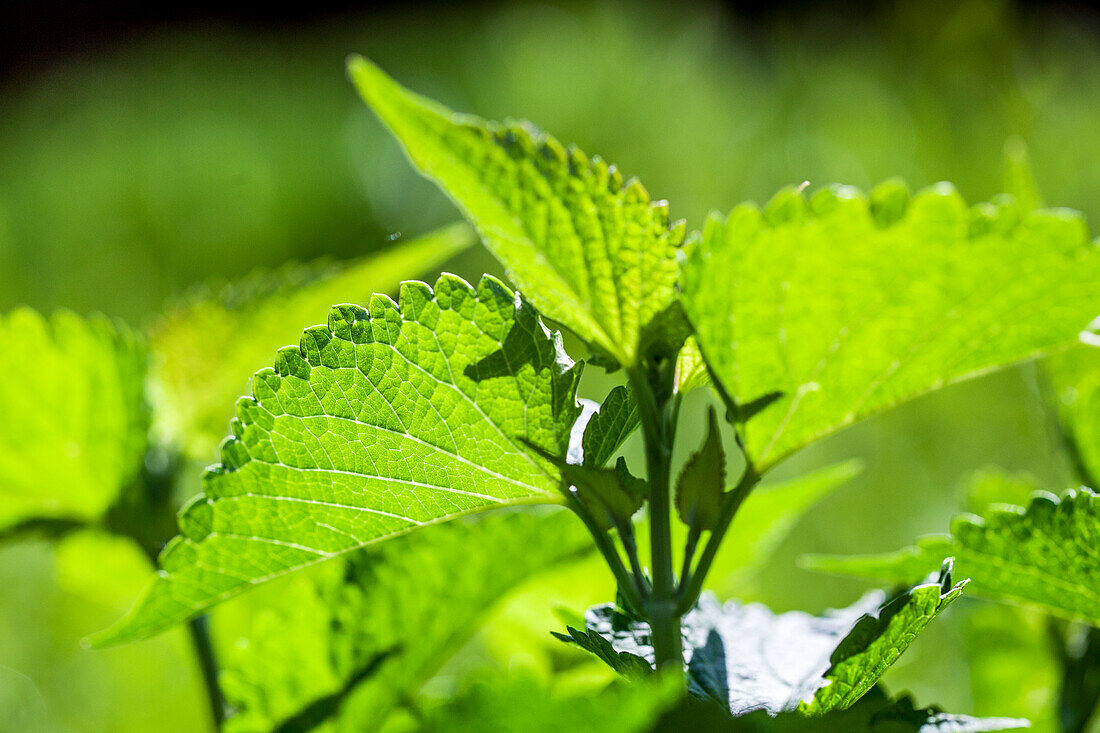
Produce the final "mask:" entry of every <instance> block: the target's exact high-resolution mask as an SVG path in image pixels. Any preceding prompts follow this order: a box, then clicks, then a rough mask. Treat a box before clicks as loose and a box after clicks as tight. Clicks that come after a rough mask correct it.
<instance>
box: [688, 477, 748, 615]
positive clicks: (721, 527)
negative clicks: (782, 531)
mask: <svg viewBox="0 0 1100 733" xmlns="http://www.w3.org/2000/svg"><path fill="white" fill-rule="evenodd" d="M759 482H760V474H759V473H757V471H756V469H755V467H753V465H752V464H751V463H750V464H748V465H747V466H745V473H744V474H743V475H742V476H741V480H740V481H738V482H737V486H735V487H734V488H733V490H732V491H730V492H729V493H728V494H727V495H726V498H725V500H724V501H723V503H722V514H721V516H720V517H719V519H718V524H717V525H715V527H714V530H713V531H712V532H711V535H710V539H708V540H707V545H706V547H705V548H703V555H702V556H701V557H700V558H699V564H698V565H696V566H695V572H693V573H692V574H691V577H690V578H687V577H685V578H682V579H681V581H680V592H679V594H678V596H679V604H678V605H677V607H676V611H677V613H680V614H684V613H687V612H688V611H689V610H690V609H691V607H692V606H694V605H695V602H696V601H698V600H699V594H700V593H702V591H703V582H704V581H705V580H706V579H707V573H708V572H710V566H711V563H713V562H714V557H715V555H717V554H718V548H719V547H720V546H721V544H722V539H723V538H724V537H725V536H726V530H728V529H729V526H730V523H731V522H732V521H733V518H734V516H735V515H736V514H737V510H738V509H740V508H741V504H742V502H744V501H745V498H746V497H747V496H748V495H749V493H750V492H751V491H752V490H753V488H754V487H755V486H756V484H758V483H759Z"/></svg>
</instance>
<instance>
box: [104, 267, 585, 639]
mask: <svg viewBox="0 0 1100 733" xmlns="http://www.w3.org/2000/svg"><path fill="white" fill-rule="evenodd" d="M579 377H580V368H579V366H577V365H574V364H573V362H572V361H570V360H569V358H568V357H567V356H566V355H565V354H564V352H563V351H562V349H561V343H560V335H557V336H555V335H554V334H551V333H550V331H548V330H547V329H546V327H545V326H544V325H543V324H542V322H541V321H540V320H539V317H538V314H537V313H536V312H535V311H534V309H533V308H532V307H531V306H530V305H529V304H527V303H526V302H525V301H524V300H523V299H522V298H520V297H519V296H517V295H513V293H512V292H511V291H509V290H508V289H507V288H506V287H505V286H504V285H502V284H501V283H500V282H499V281H497V280H495V279H493V278H491V277H485V278H483V279H482V281H481V283H480V284H479V285H478V286H477V288H476V289H475V288H473V287H471V286H470V285H469V284H467V283H466V282H464V281H463V280H461V279H459V278H457V277H454V276H452V275H444V276H443V277H441V278H440V279H439V282H438V283H437V284H436V286H435V289H434V290H433V289H432V288H430V287H428V286H427V285H425V284H423V283H417V282H408V283H405V284H403V285H402V287H401V299H400V305H399V304H397V303H394V302H393V301H392V300H390V299H389V298H386V297H384V296H374V297H373V298H371V300H370V304H369V309H367V310H364V309H362V308H359V307H357V306H337V307H335V308H333V309H332V311H331V313H330V315H329V322H328V324H327V325H326V326H316V327H314V328H310V329H308V330H306V332H305V333H304V335H303V337H302V341H301V346H300V347H299V348H295V347H287V348H284V349H281V350H280V351H279V354H278V357H277V359H276V361H275V368H274V369H264V370H261V371H260V372H257V374H256V376H255V377H254V378H253V381H252V393H253V397H251V398H241V399H240V400H239V401H238V403H237V419H236V420H234V422H233V424H232V431H233V435H232V436H231V437H229V438H227V439H226V441H225V442H224V443H223V444H222V463H221V465H219V466H215V467H214V468H212V469H210V470H209V471H208V472H207V473H206V475H205V476H204V479H203V489H204V491H203V493H202V494H201V495H199V496H197V497H195V498H194V499H193V500H192V501H191V502H190V503H189V504H188V505H187V506H186V507H185V508H184V509H183V510H182V511H181V513H180V529H181V532H182V535H181V536H179V537H177V538H175V539H174V540H173V541H172V542H171V543H170V544H169V545H168V547H167V548H165V550H164V552H163V553H162V555H161V568H162V569H161V571H160V573H159V574H158V576H157V578H156V579H155V580H154V582H153V584H152V586H151V587H150V589H149V591H148V592H147V593H146V594H145V595H144V596H143V597H142V598H141V599H140V600H139V602H138V605H137V607H136V608H135V610H134V611H133V612H132V613H131V615H129V616H128V617H127V618H126V619H124V620H123V621H121V622H120V623H119V625H117V626H116V627H115V628H113V629H111V630H109V631H107V632H105V633H104V634H103V635H101V637H100V640H99V641H100V642H101V643H109V642H121V641H126V640H130V639H135V638H139V637H142V636H147V635H149V634H152V633H156V632H157V631H160V630H162V629H164V628H166V627H168V626H170V625H172V624H174V623H178V622H180V621H182V620H184V619H186V618H188V617H190V616H192V615H194V614H196V613H199V612H201V611H202V610H204V609H205V608H207V607H209V606H210V605H213V604H214V603H217V602H218V601H220V600H224V599H225V598H228V597H230V596H232V595H234V594H236V593H238V592H240V591H242V590H244V589H246V588H248V587H250V586H253V585H256V584H257V583H261V582H264V581H266V580H269V579H272V578H275V577H278V576H280V575H283V574H285V573H288V572H291V571H293V570H297V569H299V568H304V567H307V566H310V565H313V564H315V563H318V562H321V561H323V560H326V559H329V558H331V557H335V556H337V555H339V554H341V553H344V552H347V551H349V550H354V549H357V548H359V547H363V546H364V545H367V544H370V543H372V542H376V541H378V540H381V539H384V538H386V537H391V536H394V535H397V534H401V533H404V532H408V531H410V530H413V529H416V528H418V527H423V526H426V525H430V524H435V523H437V522H441V521H444V520H446V519H449V518H452V517H457V516H461V515H464V514H469V513H472V512H477V511H481V510H484V509H488V508H491V507H494V506H502V505H509V504H522V503H532V502H542V503H546V502H556V501H558V500H559V497H560V495H559V493H558V487H559V483H560V476H559V474H558V472H557V469H556V468H554V466H553V465H552V464H550V463H549V462H547V461H544V460H542V459H541V458H538V457H537V456H536V455H535V453H534V452H533V450H532V449H530V448H529V447H528V446H529V445H531V446H536V447H537V448H539V449H541V450H543V451H546V452H548V453H552V454H556V455H564V454H565V452H566V448H567V446H568V441H569V433H570V428H571V427H572V425H573V422H574V420H575V419H576V417H577V414H578V412H579V408H578V405H577V400H576V396H575V390H576V386H577V381H578V379H579Z"/></svg>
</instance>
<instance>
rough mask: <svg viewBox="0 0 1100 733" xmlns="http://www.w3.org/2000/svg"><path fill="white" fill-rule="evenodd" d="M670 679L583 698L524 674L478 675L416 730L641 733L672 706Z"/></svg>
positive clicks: (674, 690)
mask: <svg viewBox="0 0 1100 733" xmlns="http://www.w3.org/2000/svg"><path fill="white" fill-rule="evenodd" d="M679 697H680V690H679V686H678V685H677V682H676V680H675V679H673V678H671V677H665V678H658V677H656V676H651V677H650V678H649V679H647V680H644V681H639V682H634V683H630V684H627V683H621V684H614V685H611V686H610V687H608V688H606V689H603V690H599V691H598V692H590V693H587V694H565V695H563V694H560V692H559V693H557V694H555V692H554V691H553V690H551V689H548V688H547V687H546V686H545V685H544V684H542V683H539V682H538V681H537V680H535V679H534V678H533V677H532V676H531V675H530V674H523V673H522V672H520V673H512V674H511V675H505V674H504V673H496V674H488V673H486V674H483V676H482V677H481V678H480V679H478V680H477V681H476V682H475V683H474V684H473V685H471V686H470V687H469V689H467V690H465V691H464V692H463V694H461V695H460V696H459V697H458V698H457V699H455V700H452V701H450V702H448V703H447V704H444V705H441V706H439V707H438V708H437V709H435V710H433V711H431V712H430V713H429V714H428V716H427V721H425V723H424V725H423V726H422V727H421V728H420V730H423V731H427V732H431V731H437V732H442V731H445V732H446V733H466V732H469V733H483V731H500V732H501V733H559V731H569V732H570V733H643V732H644V731H652V730H654V728H653V722H654V720H655V719H656V718H657V717H658V716H659V715H660V713H661V712H662V711H664V710H665V709H667V708H670V707H672V706H673V705H675V704H676V702H677V701H678V699H679Z"/></svg>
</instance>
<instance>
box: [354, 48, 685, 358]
mask: <svg viewBox="0 0 1100 733" xmlns="http://www.w3.org/2000/svg"><path fill="white" fill-rule="evenodd" d="M348 72H349V74H350V75H351V79H352V81H353V82H354V83H355V85H356V87H357V88H358V90H359V93H360V94H361V95H362V97H363V99H364V100H365V101H366V103H367V104H368V105H369V106H370V108H371V109H372V110H373V111H374V113H375V114H376V115H378V117H379V119H381V120H382V122H383V124H385V125H386V127H388V128H389V130H390V131H391V132H392V133H393V134H394V136H395V137H396V138H397V139H398V141H399V142H400V143H401V145H402V146H403V148H404V150H405V153H406V154H407V155H408V157H409V159H410V161H411V162H412V163H413V165H415V166H416V167H417V169H418V170H419V171H420V172H421V173H423V174H424V175H425V176H427V177H428V178H430V179H432V180H433V181H435V182H436V183H437V184H438V185H439V186H440V188H442V189H443V191H444V192H445V193H446V194H447V195H448V196H450V197H451V199H452V200H453V201H454V202H455V203H456V204H457V205H458V206H459V208H460V209H462V211H463V213H464V214H465V215H466V216H467V218H469V220H470V221H471V222H472V223H473V224H474V226H475V227H477V229H478V231H479V232H480V233H481V236H482V238H483V239H484V241H485V244H486V246H488V248H489V249H490V250H491V251H492V252H493V254H494V255H495V256H496V257H497V258H498V259H499V260H500V261H501V262H502V263H503V264H504V266H505V268H506V269H507V271H508V277H509V278H510V279H511V280H512V282H514V283H515V284H516V286H517V287H518V288H519V289H520V290H521V291H522V292H524V293H525V294H526V295H527V296H528V297H529V298H531V302H532V303H534V304H535V305H536V306H538V308H539V309H540V310H541V311H542V312H543V313H544V314H545V315H546V317H547V318H550V319H552V320H554V321H556V322H558V323H561V324H562V325H564V326H566V327H567V328H569V329H570V330H571V331H573V332H574V333H576V334H577V335H578V336H580V337H581V338H582V339H584V340H585V341H586V342H587V343H588V344H589V345H590V346H592V347H593V348H594V349H596V350H597V351H599V352H601V353H602V354H606V355H607V356H610V357H612V358H613V359H614V360H615V361H616V362H618V363H619V364H622V365H624V366H630V365H632V364H634V363H635V362H636V361H637V360H638V358H639V355H640V349H641V347H642V341H643V340H645V339H646V338H647V332H646V330H647V326H649V325H650V323H651V322H654V319H655V318H656V317H657V316H658V315H659V314H661V313H663V312H665V311H666V309H667V308H668V307H669V306H670V305H671V304H672V303H673V302H674V300H675V297H676V292H675V286H676V280H677V277H678V270H679V267H678V265H677V262H676V255H675V253H676V249H677V247H679V245H680V244H681V242H682V241H683V237H684V231H685V230H684V226H683V225H682V223H680V224H671V222H670V220H669V215H668V204H667V202H664V201H656V202H655V201H651V200H650V196H649V193H648V192H647V191H646V190H645V188H644V187H643V186H642V185H641V184H640V183H639V182H638V181H637V180H634V179H630V180H628V181H627V182H625V183H624V182H623V177H622V174H620V173H619V171H618V170H617V169H616V168H615V167H614V166H611V165H608V164H607V163H606V162H604V161H603V160H601V159H599V158H592V159H590V158H589V157H588V156H587V155H585V154H584V153H583V152H581V151H580V150H578V149H576V148H575V147H570V148H566V147H565V146H563V145H562V144H561V143H559V142H558V141H557V140H555V139H554V138H552V137H549V136H548V135H544V134H542V133H541V132H539V131H537V130H536V129H534V128H533V127H532V126H531V125H530V124H529V123H510V124H505V125H498V124H496V123H490V122H486V121H484V120H481V119H478V118H476V117H472V116H468V115H457V114H455V113H454V112H452V111H450V110H448V109H446V108H444V107H443V106H441V105H439V104H437V103H435V102H433V101H431V100H428V99H425V98H423V97H420V96H418V95H416V94H413V93H412V92H410V91H408V90H407V89H405V88H403V87H401V86H400V85H399V84H397V82H395V81H394V80H393V79H391V78H390V77H388V76H387V75H386V74H385V73H384V72H382V70H381V69H379V68H378V67H377V66H375V65H374V64H373V63H371V62H370V61H368V60H366V59H364V58H362V57H358V56H356V57H353V58H352V59H351V61H350V62H349V64H348ZM681 341H682V337H681ZM677 346H678V344H677ZM673 353H675V352H673ZM670 356H671V354H670Z"/></svg>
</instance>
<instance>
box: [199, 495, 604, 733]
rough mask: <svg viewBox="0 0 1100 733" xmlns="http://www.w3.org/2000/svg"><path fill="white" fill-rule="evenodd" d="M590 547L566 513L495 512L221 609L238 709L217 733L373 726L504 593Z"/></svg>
mask: <svg viewBox="0 0 1100 733" xmlns="http://www.w3.org/2000/svg"><path fill="white" fill-rule="evenodd" d="M471 547H476V548H477V551H476V552H471V551H470V548H471ZM591 547H592V542H591V539H590V538H589V537H588V535H587V533H586V532H585V530H584V527H583V525H582V524H581V523H580V522H578V521H577V519H576V518H575V517H573V516H572V515H570V514H569V513H568V512H565V511H560V510H559V511H553V512H552V513H547V512H538V513H531V512H518V511H516V512H493V513H489V514H486V515H484V516H483V517H479V518H477V519H476V520H475V521H460V522H451V523H448V524H445V525H440V526H438V527H432V528H430V529H427V530H424V531H423V532H416V533H412V534H409V535H405V536H403V537H400V538H397V539H395V540H393V541H392V542H386V543H382V544H380V545H377V546H375V547H372V548H369V549H367V550H364V551H362V552H359V553H353V554H350V555H348V556H347V559H346V561H337V562H336V563H334V564H332V565H330V566H327V567H323V568H318V569H317V570H318V571H323V572H313V573H306V574H302V575H299V576H297V577H295V578H288V579H286V581H284V582H283V583H282V584H280V585H279V586H278V587H271V588H267V589H264V590H263V591H261V592H260V593H257V594H254V595H251V596H249V597H248V598H242V599H241V601H239V602H237V603H233V604H227V605H226V606H223V607H221V608H219V609H218V612H217V616H216V617H215V621H216V629H217V630H218V632H219V636H220V637H221V639H222V640H223V641H222V643H221V644H220V645H219V657H220V659H221V662H222V665H223V668H224V671H223V672H222V679H223V685H224V686H225V688H226V692H227V696H228V698H229V702H230V704H231V705H232V707H233V709H235V710H237V711H238V712H237V713H236V715H234V717H233V718H231V719H230V720H229V722H228V724H227V726H226V729H227V730H228V731H230V732H231V733H243V732H244V731H269V730H272V729H273V728H276V729H286V730H290V729H292V728H293V725H294V724H295V723H304V722H305V721H306V720H312V721H314V725H315V724H316V722H318V720H319V719H332V720H339V721H340V722H341V723H342V724H346V725H349V726H350V727H352V728H354V729H355V730H374V729H378V728H381V727H382V726H383V724H384V723H385V721H386V719H387V717H388V716H389V715H390V713H391V712H392V711H394V710H395V709H396V708H397V707H398V706H399V705H401V704H403V703H404V702H405V701H406V700H408V699H410V698H412V697H414V696H415V695H416V694H417V692H418V690H419V689H420V687H421V685H423V683H424V682H425V681H426V680H427V679H428V678H429V677H431V676H432V675H434V674H436V673H437V672H438V670H439V668H440V667H441V666H442V665H443V664H445V663H446V662H447V660H448V659H449V658H450V657H451V656H453V655H454V654H455V653H456V652H457V651H458V650H459V649H460V648H461V647H462V646H463V645H464V644H465V643H466V641H467V640H469V639H470V638H471V637H472V636H473V635H474V634H475V633H476V632H477V631H478V629H479V628H480V627H481V625H482V622H483V621H484V620H485V618H486V617H487V616H488V615H489V614H490V613H491V611H492V609H493V607H494V606H495V605H496V604H497V603H498V602H499V601H501V600H502V599H503V598H504V597H505V596H506V595H507V594H508V593H509V592H510V591H512V590H514V589H515V588H516V587H517V586H519V585H521V584H523V583H525V582H527V581H529V580H530V579H531V578H532V577H535V576H537V575H538V573H540V572H543V571H546V570H549V569H551V568H553V567H555V566H558V565H560V564H562V563H566V562H569V561H572V560H576V559H578V558H580V557H581V556H583V555H584V554H585V553H587V552H588V551H590V549H591ZM288 581H289V582H288ZM410 584H415V589H414V590H413V589H410ZM280 726H281V728H280ZM302 727H303V726H302V725H298V727H297V728H293V729H295V730H300V729H302Z"/></svg>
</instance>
